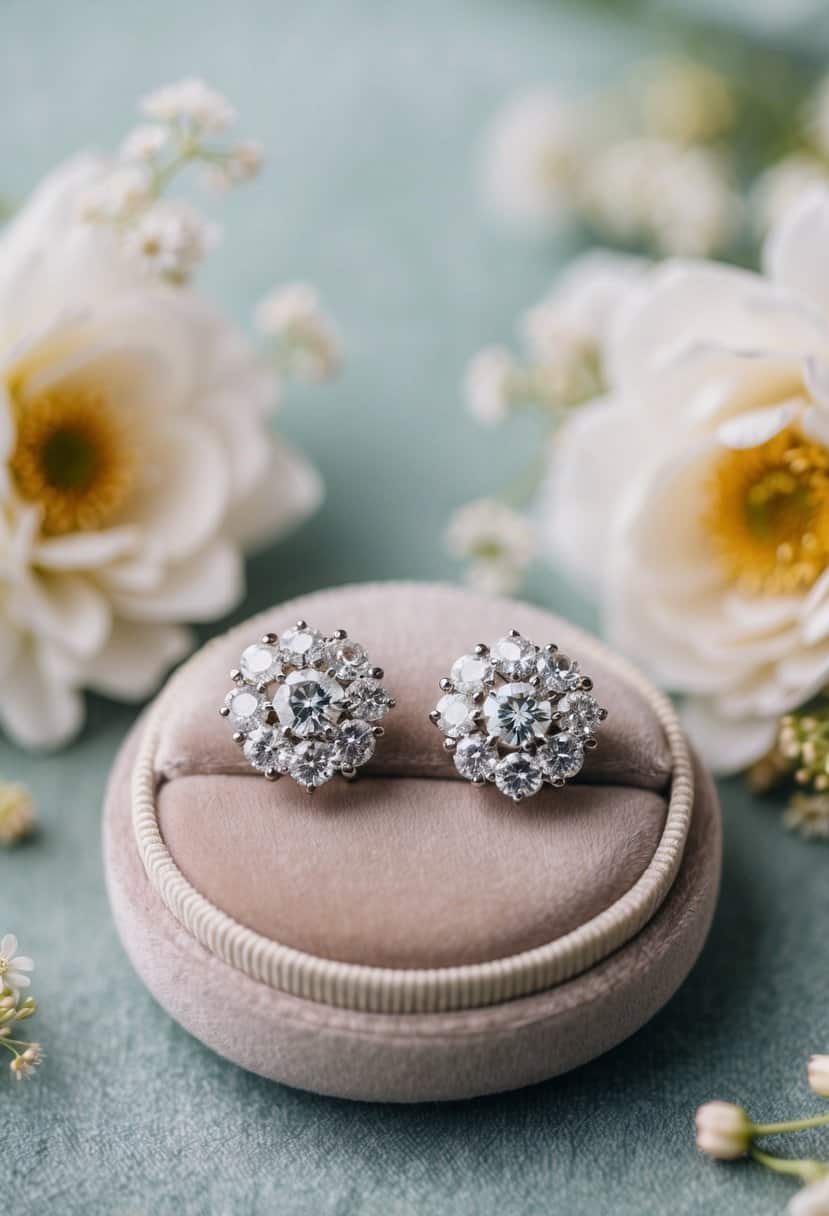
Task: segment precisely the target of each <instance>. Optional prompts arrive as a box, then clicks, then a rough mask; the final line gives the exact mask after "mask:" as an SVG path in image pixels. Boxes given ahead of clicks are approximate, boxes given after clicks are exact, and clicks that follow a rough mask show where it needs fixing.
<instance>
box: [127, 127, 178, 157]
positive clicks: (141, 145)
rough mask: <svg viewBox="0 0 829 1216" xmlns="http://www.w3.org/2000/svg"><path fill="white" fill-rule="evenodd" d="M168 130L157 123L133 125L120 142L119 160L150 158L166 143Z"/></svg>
mask: <svg viewBox="0 0 829 1216" xmlns="http://www.w3.org/2000/svg"><path fill="white" fill-rule="evenodd" d="M168 137H169V132H168V131H167V128H166V127H162V126H161V125H160V124H159V123H144V124H142V125H141V126H139V127H135V128H134V129H133V130H132V131H130V133H129V134H128V135H127V137H126V138H125V139H124V141H123V143H122V144H121V148H120V152H119V155H120V157H121V160H127V161H130V160H142V161H144V160H152V159H153V157H154V156H156V155H157V154H158V153H159V152H160V151H161V149H162V148H163V147H164V145H165V144H166V143H167V139H168Z"/></svg>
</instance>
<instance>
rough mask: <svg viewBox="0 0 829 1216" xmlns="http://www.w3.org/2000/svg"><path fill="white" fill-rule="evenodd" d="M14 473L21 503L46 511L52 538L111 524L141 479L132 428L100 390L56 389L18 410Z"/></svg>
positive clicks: (45, 525) (18, 406)
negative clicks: (27, 502) (25, 502)
mask: <svg viewBox="0 0 829 1216" xmlns="http://www.w3.org/2000/svg"><path fill="white" fill-rule="evenodd" d="M15 417H16V423H17V445H16V447H15V450H14V453H13V455H12V458H11V462H10V464H11V471H12V475H13V476H14V479H15V483H16V485H17V489H18V491H19V492H20V494H21V496H22V497H23V498H25V499H27V500H28V501H29V502H32V503H37V504H38V505H39V506H40V507H41V508H42V510H43V530H44V532H46V533H48V534H50V535H52V536H60V535H64V534H65V533H67V532H79V531H81V532H83V531H94V530H96V529H98V528H102V527H105V526H106V525H107V524H109V523H111V521H112V520H113V518H114V517H115V515H116V514H117V512H118V511H119V510H120V509H121V507H122V506H123V505H124V502H125V501H126V499H127V497H128V496H129V494H130V492H131V490H132V488H133V486H134V484H135V474H136V460H135V451H134V445H133V444H132V442H131V437H130V434H129V428H128V426H127V425H126V424H125V422H124V420H123V419H122V418H120V417H119V416H118V413H117V411H116V410H114V409H113V408H112V403H111V402H110V401H109V400H108V399H107V397H106V396H105V394H104V393H103V392H101V391H100V390H98V389H96V388H90V387H72V388H56V389H51V390H49V391H48V392H45V393H42V394H41V395H40V396H37V397H34V398H33V399H32V400H31V401H24V402H20V401H19V400H18V402H17V404H16V407H15Z"/></svg>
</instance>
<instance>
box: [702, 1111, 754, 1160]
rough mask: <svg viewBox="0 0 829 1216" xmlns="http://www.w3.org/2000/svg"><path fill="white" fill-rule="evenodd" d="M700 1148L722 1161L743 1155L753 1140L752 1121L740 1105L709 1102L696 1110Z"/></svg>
mask: <svg viewBox="0 0 829 1216" xmlns="http://www.w3.org/2000/svg"><path fill="white" fill-rule="evenodd" d="M695 1122H696V1128H697V1148H698V1149H700V1151H701V1152H703V1153H707V1154H708V1156H709V1157H716V1158H717V1159H718V1160H719V1161H733V1160H734V1159H735V1158H736V1157H744V1156H745V1155H746V1153H747V1152H748V1149H749V1145H750V1144H751V1137H752V1132H753V1124H752V1122H751V1120H750V1119H749V1117H748V1115H747V1114H746V1112H745V1111H744V1110H743V1108H742V1107H741V1106H735V1105H734V1103H732V1102H706V1103H705V1105H704V1106H701V1107H700V1108H699V1110H698V1111H697V1114H696V1119H695Z"/></svg>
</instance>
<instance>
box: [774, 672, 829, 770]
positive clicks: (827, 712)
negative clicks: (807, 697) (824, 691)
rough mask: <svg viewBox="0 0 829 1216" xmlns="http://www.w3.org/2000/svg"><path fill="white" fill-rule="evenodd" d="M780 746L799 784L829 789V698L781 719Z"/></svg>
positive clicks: (823, 697) (820, 699)
mask: <svg viewBox="0 0 829 1216" xmlns="http://www.w3.org/2000/svg"><path fill="white" fill-rule="evenodd" d="M778 746H779V748H780V751H781V753H782V755H783V756H785V757H786V759H787V760H788V761H789V762H790V764H791V766H792V768H793V770H794V779H795V781H796V782H797V784H798V785H802V786H806V787H809V788H810V789H812V790H814V791H815V792H816V793H825V792H826V791H827V790H829V696H826V695H824V696H822V697H820V698H819V700H817V701H815V702H812V703H811V704H810V705H808V706H806V707H805V708H804V709H799V710H797V711H796V712H795V713H791V714H786V715H785V717H783V718H781V720H780V735H779V741H778Z"/></svg>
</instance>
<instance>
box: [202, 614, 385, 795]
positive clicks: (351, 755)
mask: <svg viewBox="0 0 829 1216" xmlns="http://www.w3.org/2000/svg"><path fill="white" fill-rule="evenodd" d="M230 677H231V679H232V681H233V688H232V689H231V690H230V692H229V693H228V694H227V696H226V697H225V699H224V703H223V704H222V706H221V708H220V709H219V713H220V714H221V716H222V717H223V718H226V719H227V720H228V722H229V723H230V725H231V726H232V728H233V739H234V741H235V742H236V743H238V744H239V746H240V747H241V748H242V751H243V753H244V755H245V758H246V759H247V760H248V762H249V763H250V765H251V767H252V768H253V769H255V770H256V771H257V772H260V773H262V774H264V776H265V777H267V779H268V780H269V781H276V780H277V779H278V778H279V777H281V776H284V775H287V776H290V777H292V778H293V780H294V781H296V782H297V784H298V785H300V786H302V787H303V789H305V790H307V791H308V793H309V794H312V793H313V792H314V790H315V789H318V788H319V786H321V785H324V784H325V783H326V782H327V781H330V780H331V778H332V777H334V776H336V775H337V774H339V775H340V776H342V777H345V778H346V779H347V780H353V779H354V777H356V776H357V770H358V769H360V768H362V766H363V765H364V764H366V763H367V762H368V761H369V760H370V759H371V757H372V755H373V754H374V748H375V744H376V741H377V739H378V738H380V737H381V736H382V734H383V727H382V726H380V725H379V723H380V720H381V719H382V718H384V717H385V716H386V714H387V713H388V712H389V710H390V709H393V708H394V705H395V701H394V698H393V697H392V696H391V695H390V693H389V692H388V690H387V689H386V688H384V687H383V685H382V683H381V681H382V679H383V669H382V668H381V667H372V665H371V663H370V660H369V657H368V654H367V653H366V651H365V649H364V647H363V646H361V645H360V643H359V642H354V641H352V640H351V639H350V638H349V637H348V634H347V633H346V631H345V630H344V629H337V630H336V631H335V632H334V633H333V634H331V635H330V636H329V637H325V636H324V635H323V634H322V633H320V632H319V630H317V629H313V628H311V627H310V626H309V625H308V623H307V622H306V621H297V623H296V624H295V625H294V626H292V627H291V628H290V629H287V630H286V631H285V632H284V633H282V634H281V635H277V634H275V633H266V634H265V635H264V637H262V638H261V639H260V640H259V641H258V642H252V643H251V645H249V646H247V647H246V648H245V650H244V651H243V652H242V656H241V659H240V662H239V667H238V668H235V669H234V670H233V671H232V672H231V673H230Z"/></svg>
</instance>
